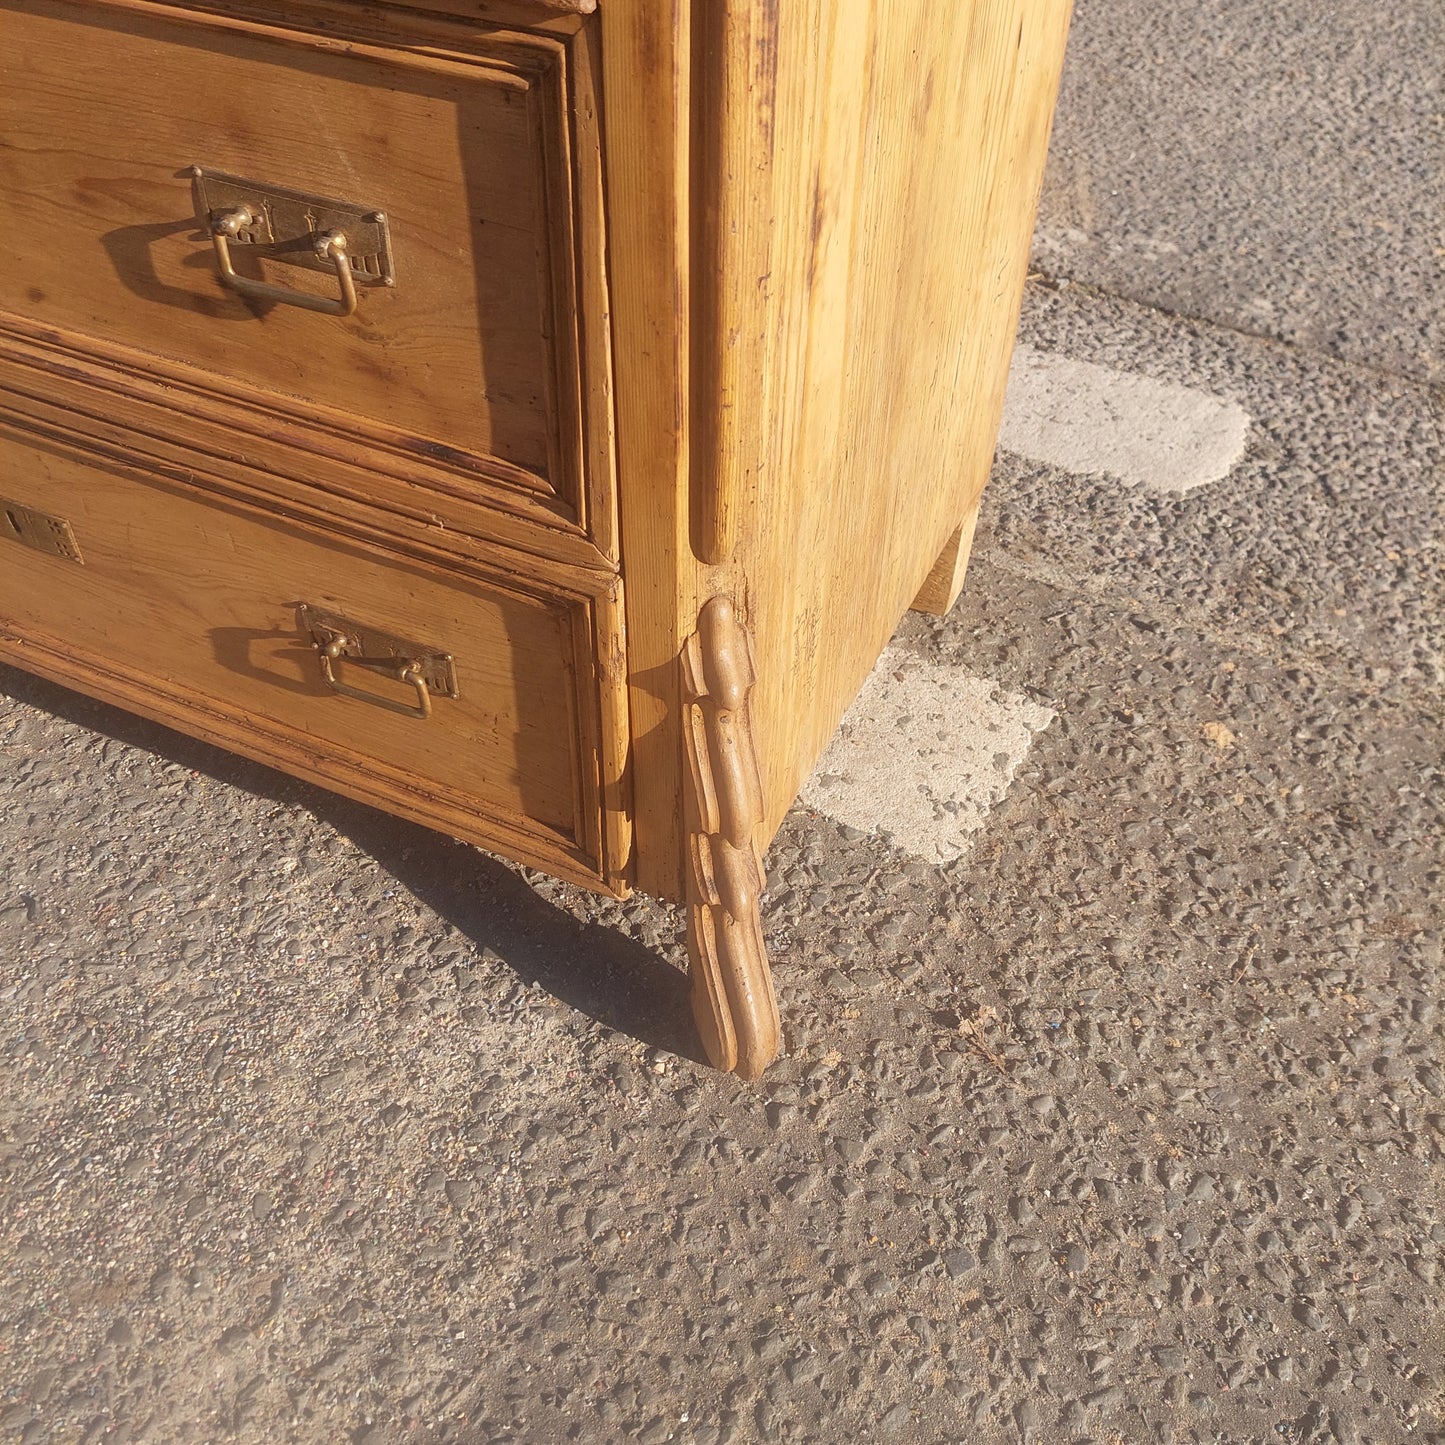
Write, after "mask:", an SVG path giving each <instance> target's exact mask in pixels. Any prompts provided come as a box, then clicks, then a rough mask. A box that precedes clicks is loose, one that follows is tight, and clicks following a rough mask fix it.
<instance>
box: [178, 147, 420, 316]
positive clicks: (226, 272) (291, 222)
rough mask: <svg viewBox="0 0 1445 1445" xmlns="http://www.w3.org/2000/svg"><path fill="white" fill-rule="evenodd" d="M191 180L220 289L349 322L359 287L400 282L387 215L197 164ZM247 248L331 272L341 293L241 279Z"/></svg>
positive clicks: (257, 252) (310, 267) (345, 202)
mask: <svg viewBox="0 0 1445 1445" xmlns="http://www.w3.org/2000/svg"><path fill="white" fill-rule="evenodd" d="M189 175H190V177H191V189H192V194H193V199H194V201H195V208H196V215H197V217H198V218H199V220H200V222H201V224H202V225H203V226H204V227H205V228H206V230H207V232H208V233H209V234H210V237H211V245H212V246H213V247H214V249H215V253H216V266H217V269H218V270H219V271H220V273H221V283H222V284H223V285H225V286H228V287H229V288H230V289H231V290H232V291H235V292H237V293H238V294H239V295H242V296H248V297H251V298H252V299H253V300H257V301H270V302H274V303H276V304H278V305H282V306H299V307H301V308H302V309H303V310H306V311H320V312H322V313H323V314H325V315H327V316H350V315H351V314H352V312H354V311H355V310H356V302H357V287H358V286H393V285H395V284H396V273H395V271H394V269H393V267H392V259H391V227H390V223H389V222H388V220H387V217H386V214H385V212H383V211H378V210H374V209H372V208H370V207H367V206H358V205H353V204H352V203H351V202H349V201H333V200H327V199H326V198H325V197H322V196H313V195H310V194H308V193H306V192H304V191H291V190H286V189H285V188H283V187H281V186H272V185H268V184H265V183H264V182H261V181H248V180H243V179H242V178H241V177H239V176H228V175H224V174H222V173H221V172H219V171H208V170H205V169H203V168H202V167H201V166H192V167H191V168H190V171H189ZM242 247H245V248H249V249H251V250H252V251H254V252H255V253H256V254H258V255H262V256H265V257H266V258H267V259H268V260H273V261H282V262H285V263H287V264H290V265H294V266H303V267H306V268H308V269H310V270H321V271H328V272H330V273H331V274H332V276H333V277H334V278H335V281H336V284H337V286H338V288H339V293H340V294H339V295H337V296H334V297H333V296H321V295H318V294H316V293H315V292H312V291H300V290H296V289H295V288H293V287H290V286H274V285H272V284H271V283H269V282H266V281H257V280H255V279H253V278H252V277H250V276H242V275H239V274H237V271H236V268H235V264H234V260H235V251H236V250H237V249H239V248H242Z"/></svg>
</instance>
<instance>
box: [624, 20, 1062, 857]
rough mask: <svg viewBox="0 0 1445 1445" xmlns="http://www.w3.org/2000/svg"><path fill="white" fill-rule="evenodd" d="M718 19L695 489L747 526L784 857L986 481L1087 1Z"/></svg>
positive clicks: (706, 80)
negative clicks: (786, 835)
mask: <svg viewBox="0 0 1445 1445" xmlns="http://www.w3.org/2000/svg"><path fill="white" fill-rule="evenodd" d="M724 8H725V9H727V10H728V12H729V13H728V16H727V19H726V22H725V26H724V33H723V39H722V40H721V41H720V42H719V44H718V45H716V46H714V47H713V49H712V50H711V51H705V52H704V53H703V63H704V64H705V65H706V66H707V67H708V68H709V70H710V72H712V73H711V74H710V75H709V76H705V77H703V78H702V79H701V80H700V81H699V83H698V85H697V95H698V97H699V98H702V97H707V98H708V100H709V103H710V104H711V105H712V106H713V107H714V108H715V114H714V115H713V116H712V117H711V118H709V119H708V120H706V121H700V122H699V124H700V125H701V126H702V128H703V130H704V131H705V132H708V133H715V134H714V138H713V139H712V140H711V141H710V143H709V151H710V153H711V154H713V155H715V156H718V157H721V158H722V159H721V160H720V162H719V163H718V164H716V165H714V166H713V167H712V168H711V169H709V170H708V171H706V172H701V173H699V174H698V175H697V177H696V180H697V184H698V185H699V186H701V187H703V188H713V189H716V190H718V191H719V194H718V195H717V196H715V197H712V198H708V197H704V198H703V199H702V200H699V201H695V203H694V209H695V214H697V215H699V216H701V217H703V218H710V217H717V218H719V219H718V221H717V222H716V223H714V224H710V225H709V224H704V225H700V226H699V227H698V237H699V244H700V246H701V247H702V248H703V254H704V255H705V256H706V257H707V258H708V264H707V267H706V268H704V267H703V266H701V265H698V266H695V267H694V271H693V280H694V285H693V293H694V296H695V298H697V299H696V302H695V305H696V311H697V314H698V315H699V316H706V317H708V318H710V320H709V326H710V331H711V335H710V337H709V338H704V339H699V340H697V341H695V343H694V348H693V350H694V354H695V355H698V356H699V357H701V358H703V361H702V364H700V366H699V368H698V370H697V372H696V373H695V375H694V381H695V387H694V395H693V408H694V411H695V413H696V414H697V415H698V416H699V417H711V418H713V419H714V421H713V422H712V424H711V430H710V431H709V429H708V424H707V423H706V422H704V423H701V424H700V425H699V426H698V427H697V428H696V429H695V431H694V435H693V438H692V445H693V448H694V453H693V457H692V477H693V481H694V491H699V490H706V489H708V488H709V487H710V488H711V489H712V490H713V491H714V493H715V495H716V497H717V498H720V499H721V500H720V501H715V502H714V504H713V505H714V507H715V509H719V510H720V511H721V512H722V513H724V514H725V516H726V518H727V519H731V520H725V521H724V522H723V523H722V524H718V523H716V522H714V523H707V522H706V521H704V524H703V525H702V527H701V528H700V530H701V532H702V534H703V535H704V537H705V538H706V537H710V538H711V539H712V542H711V543H707V542H704V543H703V545H702V548H701V550H702V551H703V552H704V554H705V556H706V559H707V560H709V561H712V562H715V563H717V564H720V570H719V572H718V574H717V575H716V576H714V577H713V578H712V579H711V580H710V581H709V582H708V584H707V585H708V586H710V587H712V588H715V589H717V590H722V591H728V592H730V593H732V594H733V595H735V596H737V597H738V598H739V599H740V600H741V603H742V605H743V609H744V612H745V615H746V617H747V619H748V623H749V625H750V627H751V629H752V633H753V641H754V648H755V652H756V655H757V657H758V659H759V678H758V686H757V690H756V692H755V694H754V698H753V717H754V721H755V725H756V728H757V731H758V736H759V738H760V740H761V758H762V770H763V782H764V792H765V796H766V799H767V804H766V824H765V828H764V836H765V837H770V836H771V835H772V832H773V831H774V830H775V829H776V827H777V825H778V823H779V822H780V820H781V818H782V816H783V814H784V813H785V812H786V810H787V808H788V807H789V806H790V805H791V803H792V800H793V798H794V796H795V795H796V792H797V789H798V787H799V786H800V784H801V783H802V781H803V780H804V778H805V777H806V776H807V773H808V771H809V769H810V768H811V767H812V765H813V763H814V761H815V760H816V758H817V756H818V754H819V752H820V751H821V749H822V748H823V746H824V745H825V744H826V742H827V740H828V738H829V736H830V735H831V733H832V731H833V729H834V728H835V726H836V725H837V722H838V720H839V718H840V717H841V715H842V713H843V711H844V710H845V709H846V707H847V705H848V703H849V702H850V701H851V700H852V698H853V696H854V694H855V693H856V691H857V689H858V687H859V686H860V684H861V683H862V681H863V679H864V677H866V676H867V673H868V671H869V669H870V668H871V666H872V664H873V662H874V660H875V659H876V657H877V656H878V653H879V651H880V650H881V648H882V647H883V645H884V644H885V642H886V641H887V639H888V637H889V636H890V635H891V633H892V632H893V630H894V628H895V627H896V626H897V624H898V621H899V619H900V618H901V617H902V615H903V613H904V611H905V610H906V609H907V608H908V606H909V604H910V603H911V602H912V601H913V599H914V598H915V597H916V596H917V595H918V593H919V591H920V588H921V587H922V586H923V583H924V581H925V578H926V577H927V576H928V573H929V571H930V569H931V568H932V566H933V565H934V562H935V561H936V559H937V558H938V556H939V554H940V552H941V551H942V550H943V549H944V547H945V545H946V543H947V542H948V540H949V538H950V536H951V535H952V534H953V532H954V531H955V529H957V528H958V527H959V524H960V521H961V520H962V519H963V518H965V517H967V516H968V515H969V513H970V511H971V510H972V508H973V507H974V505H975V503H976V502H977V499H978V494H979V491H980V490H981V488H982V485H983V482H984V480H985V479H986V477H987V473H988V463H989V459H990V457H991V455H992V451H993V446H994V440H995V437H996V435H997V430H998V422H999V417H1000V415H1001V410H1002V404H1003V390H1004V384H1005V380H1006V375H1007V369H1008V357H1009V354H1010V350H1011V347H1012V342H1013V333H1014V329H1015V326H1016V324H1017V314H1018V306H1019V302H1020V298H1021V295H1022V289H1023V278H1024V271H1025V267H1026V262H1027V256H1028V241H1029V235H1030V232H1031V229H1032V224H1033V215H1034V209H1035V205H1036V202H1037V195H1038V188H1039V184H1040V181H1041V178H1042V172H1043V163H1044V157H1045V152H1046V148H1047V141H1048V132H1049V125H1050V121H1051V117H1052V112H1053V103H1054V97H1055V93H1056V91H1057V85H1058V75H1059V69H1060V66H1061V64H1062V57H1063V49H1064V38H1065V33H1066V29H1067V20H1068V10H1069V4H1068V0H958V3H955V4H950V5H947V6H940V5H933V4H928V3H925V0H827V3H825V0H799V3H797V4H795V5H790V6H785V7H784V6H774V5H770V4H766V3H763V0H734V3H733V4H731V5H730V6H726V7H724ZM603 16H604V20H605V16H606V11H605V9H604V11H603ZM744 78H745V79H744ZM699 292H706V293H707V294H706V295H704V296H701V297H698V293H699ZM704 446H706V447H707V448H708V451H707V454H705V455H704V454H699V448H702V447H704ZM709 473H716V477H717V479H716V480H715V481H712V482H709V481H708V476H709ZM704 517H706V510H704ZM695 535H696V532H695ZM734 537H735V542H733V543H732V545H731V547H730V546H729V542H730V541H731V540H732V539H733V538H734Z"/></svg>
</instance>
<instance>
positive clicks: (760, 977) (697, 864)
mask: <svg viewBox="0 0 1445 1445" xmlns="http://www.w3.org/2000/svg"><path fill="white" fill-rule="evenodd" d="M682 680H683V745H684V751H685V753H686V757H687V781H686V787H687V798H686V809H687V837H688V849H689V853H690V857H689V858H688V867H687V950H688V957H689V960H690V963H691V968H692V1011H693V1016H694V1017H695V1018H696V1019H697V1026H698V1030H699V1032H700V1033H701V1034H702V1041H703V1046H704V1047H705V1048H706V1049H707V1055H708V1058H709V1059H710V1060H711V1061H712V1062H713V1063H714V1064H715V1065H716V1066H717V1067H718V1068H720V1069H728V1070H734V1071H736V1072H737V1073H739V1074H741V1075H742V1077H743V1078H745V1079H756V1078H757V1077H758V1075H759V1074H761V1073H762V1071H763V1070H764V1069H765V1068H766V1067H767V1066H768V1064H769V1063H771V1062H772V1060H773V1059H774V1058H775V1057H776V1055H777V1052H778V1032H779V1031H778V1005H777V1001H776V999H775V998H774V996H773V976H772V971H771V970H770V969H769V967H768V955H767V952H766V950H765V948H764V946H763V924H762V916H761V914H760V912H759V901H760V899H761V897H762V892H763V880H764V873H763V861H762V855H761V852H760V850H759V848H758V842H757V833H758V826H759V824H760V823H761V821H762V816H763V796H762V782H761V779H760V777H759V775H758V761H757V754H756V752H755V750H754V747H753V736H752V727H751V723H750V721H749V717H748V692H749V691H750V689H751V688H752V685H753V664H752V654H751V648H750V646H749V643H748V637H747V633H746V632H744V630H743V628H742V624H741V623H740V622H739V621H738V619H737V614H736V613H735V612H734V610H733V605H732V603H731V602H730V601H729V600H728V599H727V598H726V597H714V598H713V599H712V600H711V601H710V602H708V603H707V604H706V605H705V606H704V607H703V609H702V613H701V615H700V616H699V617H698V624H697V631H696V632H695V633H694V634H693V636H692V637H691V638H689V639H688V643H687V646H686V647H685V648H684V649H683V655H682Z"/></svg>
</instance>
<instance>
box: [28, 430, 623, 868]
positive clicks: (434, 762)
mask: <svg viewBox="0 0 1445 1445" xmlns="http://www.w3.org/2000/svg"><path fill="white" fill-rule="evenodd" d="M201 480H202V481H203V479H201ZM619 628H620V603H619V598H618V589H617V585H616V583H615V582H614V583H612V584H611V585H610V586H608V587H605V588H598V589H596V590H589V584H587V583H586V582H585V580H582V579H579V582H578V584H577V588H576V590H568V589H565V588H561V587H557V586H555V585H551V586H544V585H542V584H540V583H539V584H535V585H534V584H531V583H529V582H527V581H525V580H519V579H517V578H513V577H502V576H496V575H491V574H490V572H489V569H485V568H481V567H479V566H476V565H472V566H470V567H468V568H463V567H459V566H456V565H452V566H445V567H444V566H441V565H439V564H438V563H437V562H436V561H435V560H434V559H430V558H428V557H426V556H425V555H419V554H418V553H417V551H416V549H414V548H408V547H406V546H405V544H404V543H403V542H398V544H397V546H396V547H394V548H393V547H390V546H388V545H386V544H384V543H379V542H377V541H375V540H371V541H362V540H359V539H358V538H356V537H349V536H343V535H332V534H330V533H329V532H327V531H323V530H321V529H319V528H316V527H314V526H308V525H305V524H303V523H300V522H298V521H295V520H291V519H288V518H285V517H281V516H276V515H273V514H271V513H269V512H268V511H267V510H266V509H264V508H261V507H256V506H251V505H248V504H246V503H245V502H243V501H240V500H233V499H227V498H223V497H220V496H217V495H214V494H212V493H210V492H208V491H206V490H202V489H200V488H194V489H193V488H192V487H190V486H187V485H183V484H181V483H178V482H175V481H172V480H166V479H162V478H156V477H154V476H148V475H147V474H146V473H145V472H143V471H141V470H140V469H139V468H137V467H134V466H132V465H131V464H129V463H128V462H127V461H126V459H125V457H124V456H123V454H121V451H120V449H119V448H110V449H109V452H108V454H102V453H100V452H98V451H90V450H88V449H87V450H81V449H80V448H79V447H77V446H76V445H75V444H73V443H71V442H69V441H67V440H65V439H63V438H57V437H54V436H49V435H45V434H43V432H42V431H40V430H37V429H35V427H34V425H33V424H32V423H29V422H27V421H25V420H24V419H23V418H20V417H17V416H15V415H13V414H10V413H8V412H4V411H3V410H0V659H4V660H8V661H11V662H14V663H15V664H16V665H19V666H22V667H24V668H27V669H29V670H31V671H36V672H41V673H44V674H46V675H49V676H52V677H54V678H56V679H58V680H59V681H62V682H65V683H68V684H70V685H73V686H76V687H78V688H80V689H82V690H83V691H87V692H91V693H93V694H95V695H97V696H100V697H103V698H105V699H107V700H109V701H112V702H115V703H117V704H118V705H120V706H123V707H126V708H128V709H130V710H132V711H136V712H141V713H145V714H147V715H149V716H151V717H154V718H156V719H158V720H160V721H162V722H165V723H168V724H170V725H172V726H175V727H177V728H179V729H181V730H182V731H187V732H191V733H194V734H196V735H198V736H201V737H204V738H206V739H208V740H210V741H213V742H216V743H219V744H220V745H222V746H224V747H228V748H231V749H234V750H235V751H239V752H242V753H245V754H247V755H249V756H252V757H255V758H259V759H261V760H262V761H265V762H269V763H272V764H274V765H275V766H277V767H280V768H282V769H285V770H286V771H289V772H292V773H295V774H297V775H299V776H302V777H305V778H309V779H312V780H314V781H317V782H320V783H321V784H323V785H324V786H327V787H331V788H335V789H337V790H338V791H341V792H344V793H347V794H350V795H351V796H354V797H357V798H360V799H362V800H363V801H366V802H370V803H373V804H376V805H378V806H380V807H383V808H386V809H388V810H389V811H392V812H396V813H400V814H403V815H404V816H407V817H411V818H414V819H416V820H417V821H419V822H422V823H425V824H428V825H430V826H433V827H437V828H439V829H441V830H443V831H445V832H448V833H451V834H452V835H453V836H456V837H460V838H465V839H467V840H469V841H473V842H477V843H480V844H482V845H483V846H488V847H492V848H496V849H499V850H501V851H505V852H507V853H509V854H510V855H512V856H515V857H518V858H521V859H523V860H525V861H529V862H534V863H536V864H538V865H539V866H542V867H545V868H548V869H550V870H552V871H554V872H558V873H560V874H561V875H563V876H566V877H570V878H574V879H577V880H578V881H582V882H586V883H588V884H589V885H591V886H593V887H598V886H602V887H605V888H610V889H612V890H614V891H616V890H618V889H620V888H622V887H623V886H624V882H623V877H622V872H623V869H624V868H625V865H626V859H625V856H624V854H625V850H626V841H625V840H626V818H625V810H624V809H623V808H622V806H621V804H620V801H619V795H618V791H617V790H618V780H619V778H620V774H621V764H620V759H621V757H622V756H623V754H624V753H625V749H626V716H625V711H624V709H625V705H626V702H625V691H624V679H623V677H622V676H621V673H620V670H619V669H617V668H613V667H609V666H606V665H604V664H603V663H599V660H598V659H599V656H601V657H603V658H604V659H606V658H608V657H614V656H620V641H619V640H618V636H617V630H618V629H619ZM328 654H330V655H328ZM609 759H616V760H619V761H617V762H615V763H612V764H609V761H608V760H609Z"/></svg>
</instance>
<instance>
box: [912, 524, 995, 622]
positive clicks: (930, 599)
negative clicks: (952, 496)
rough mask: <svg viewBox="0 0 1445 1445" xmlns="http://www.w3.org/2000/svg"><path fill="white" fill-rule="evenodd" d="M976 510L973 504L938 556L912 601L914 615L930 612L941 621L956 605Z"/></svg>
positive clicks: (966, 562)
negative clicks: (940, 618)
mask: <svg viewBox="0 0 1445 1445" xmlns="http://www.w3.org/2000/svg"><path fill="white" fill-rule="evenodd" d="M980 500H981V499H980ZM978 508H979V503H978V502H975V503H974V504H973V509H972V510H971V511H970V512H969V514H968V516H966V517H965V518H964V519H963V521H962V522H960V523H959V525H958V529H957V530H956V531H955V532H954V534H953V536H951V537H950V538H949V539H948V541H947V543H945V545H944V548H943V551H941V552H940V553H939V554H938V561H936V562H935V563H934V564H933V571H931V572H930V573H929V574H928V578H927V580H926V581H925V582H924V584H923V586H922V587H921V588H920V589H919V591H918V596H917V597H915V598H914V599H913V611H914V612H932V613H933V614H934V615H935V616H937V617H944V616H946V615H947V614H948V612H949V611H950V610H951V609H952V607H953V604H954V603H955V602H957V601H958V594H959V593H960V592H962V591H963V574H964V573H965V572H966V571H967V570H968V554H969V552H970V551H972V549H973V533H974V529H975V528H976V527H977V526H978Z"/></svg>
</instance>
